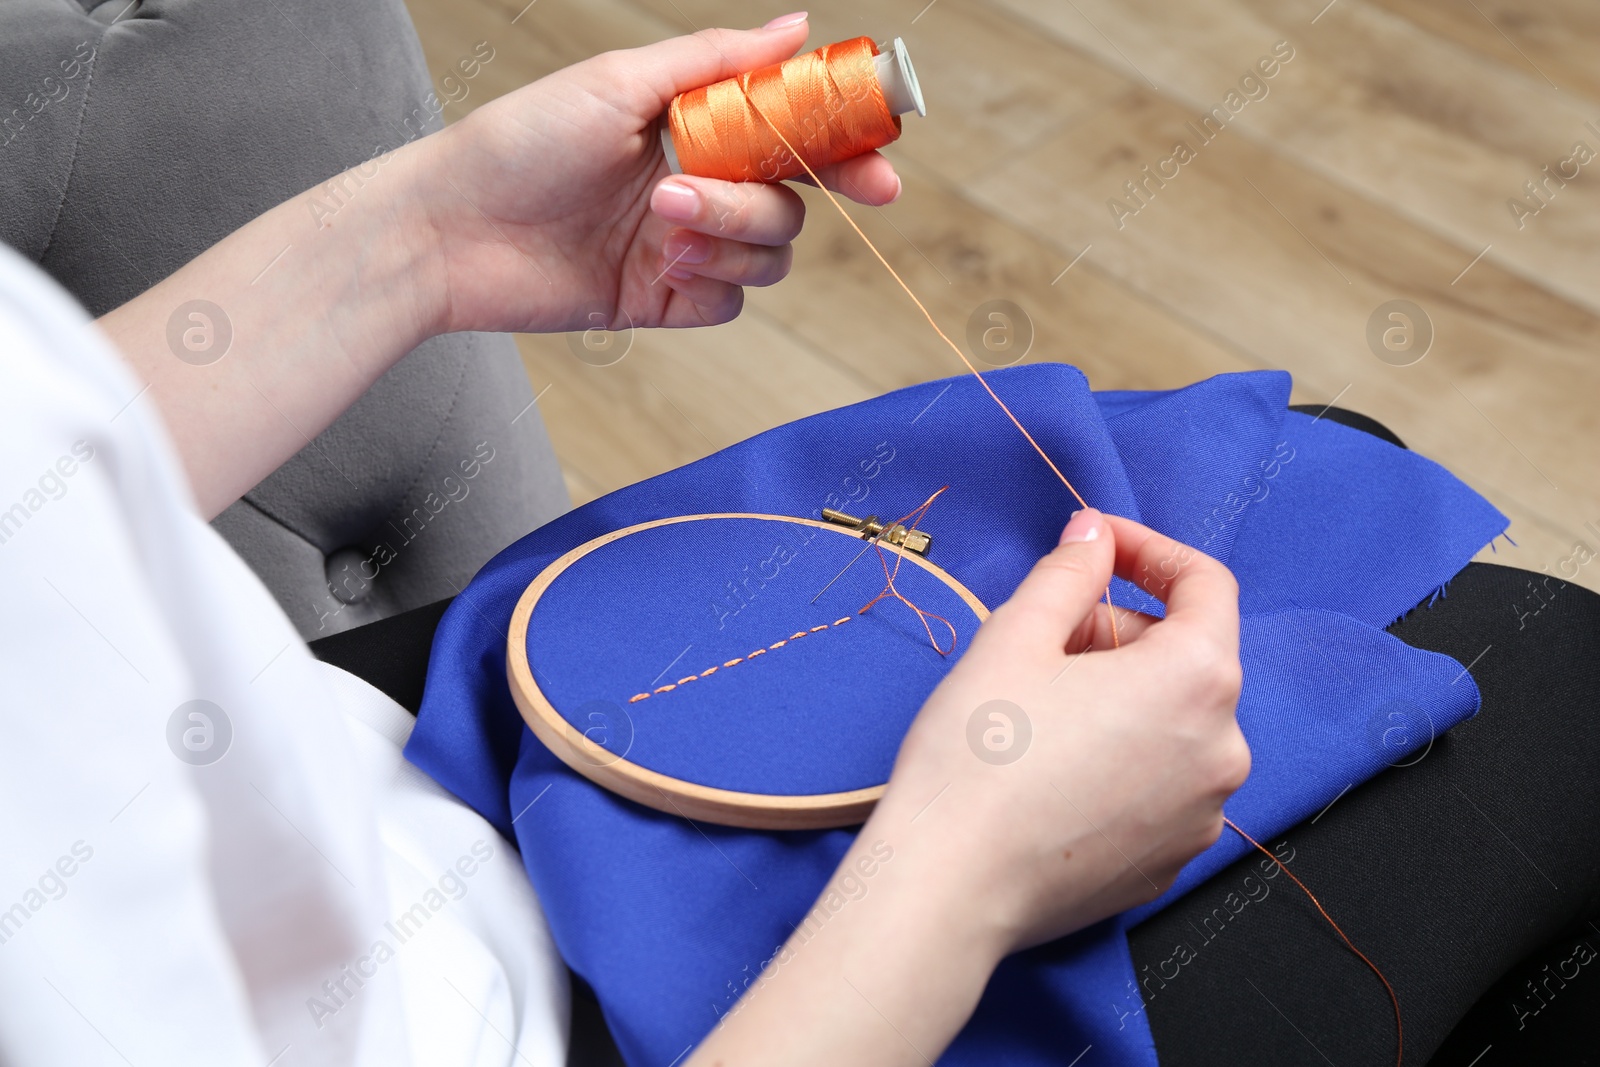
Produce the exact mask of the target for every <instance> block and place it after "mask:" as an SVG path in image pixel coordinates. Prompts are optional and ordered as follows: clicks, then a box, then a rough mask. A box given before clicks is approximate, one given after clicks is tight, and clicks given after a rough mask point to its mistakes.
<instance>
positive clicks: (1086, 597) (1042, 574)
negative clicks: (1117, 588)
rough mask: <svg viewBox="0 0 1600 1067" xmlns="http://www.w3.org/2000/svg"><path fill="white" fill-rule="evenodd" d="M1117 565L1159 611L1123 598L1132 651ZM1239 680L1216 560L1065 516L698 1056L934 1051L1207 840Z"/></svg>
mask: <svg viewBox="0 0 1600 1067" xmlns="http://www.w3.org/2000/svg"><path fill="white" fill-rule="evenodd" d="M1113 570H1115V573H1117V574H1118V575H1121V576H1122V577H1124V578H1126V579H1128V580H1130V581H1132V582H1134V583H1135V584H1137V585H1139V586H1141V587H1142V588H1144V589H1145V590H1146V591H1148V592H1150V593H1151V594H1153V595H1155V596H1157V597H1158V598H1160V599H1161V600H1162V601H1164V602H1165V604H1166V606H1167V612H1166V617H1165V618H1163V619H1156V618H1153V617H1151V616H1147V615H1140V614H1136V613H1128V612H1122V611H1120V610H1119V611H1118V613H1117V639H1118V641H1120V647H1114V644H1113V640H1112V634H1111V617H1110V614H1109V612H1108V610H1107V608H1106V607H1105V605H1103V604H1100V603H1098V602H1097V601H1098V599H1099V597H1100V596H1101V595H1102V593H1103V592H1104V591H1105V588H1106V585H1107V583H1108V582H1109V581H1110V580H1111V575H1112V572H1113ZM1239 686H1240V668H1239V609H1238V587H1237V586H1236V584H1235V583H1234V579H1233V576H1232V575H1231V574H1230V573H1229V572H1228V570H1227V568H1225V567H1224V566H1222V564H1220V563H1218V562H1217V561H1215V560H1213V559H1211V558H1209V557H1207V556H1205V555H1202V554H1201V553H1199V552H1197V551H1195V550H1194V549H1192V548H1189V547H1188V546H1185V545H1180V544H1178V543H1177V542H1175V541H1173V540H1171V539H1169V538H1167V537H1163V536H1162V535H1160V534H1157V533H1154V532H1153V531H1151V530H1149V529H1147V528H1145V527H1143V526H1141V525H1139V524H1138V523H1135V522H1130V521H1128V520H1126V519H1120V518H1116V517H1114V516H1108V515H1101V514H1100V513H1098V512H1095V511H1092V510H1086V511H1081V512H1079V513H1078V514H1076V515H1075V516H1073V519H1072V521H1071V522H1070V523H1069V524H1068V526H1067V528H1066V530H1065V531H1064V532H1063V534H1062V540H1061V544H1060V545H1059V547H1057V548H1056V549H1055V551H1053V552H1052V553H1051V554H1050V555H1048V556H1046V557H1045V558H1044V559H1042V560H1041V561H1040V562H1039V564H1038V565H1037V566H1036V567H1035V568H1034V569H1033V572H1032V573H1031V574H1029V576H1028V577H1027V579H1026V580H1025V581H1024V582H1023V583H1022V585H1021V586H1020V587H1019V588H1018V589H1017V591H1016V594H1015V595H1014V596H1013V597H1012V598H1011V599H1010V600H1009V601H1008V602H1007V603H1005V604H1004V605H1002V606H1001V607H1000V608H999V609H997V610H996V611H995V613H994V615H993V616H992V617H991V618H990V619H989V621H988V622H987V623H985V624H984V626H983V627H982V628H981V629H980V630H979V632H978V635H977V637H976V638H975V639H974V641H973V643H972V646H971V647H970V648H969V649H968V650H967V652H966V654H965V655H964V656H963V657H962V659H961V662H960V663H958V664H957V665H956V667H955V669H954V670H952V671H951V672H950V674H949V675H948V676H947V677H946V678H945V680H944V682H943V683H942V684H941V685H940V686H939V688H938V689H937V690H935V692H934V694H933V695H932V696H931V697H930V698H929V699H928V701H927V703H926V704H925V705H924V706H923V708H922V711H921V712H920V713H919V714H918V716H917V719H916V721H915V722H914V723H913V724H912V727H911V730H910V732H909V733H908V735H907V736H906V739H905V743H904V744H903V745H902V747H901V750H900V756H899V759H898V760H897V762H896V764H895V768H894V773H893V775H892V776H891V778H890V781H889V787H888V790H887V791H886V792H885V794H884V797H883V799H882V800H881V801H880V802H879V804H878V806H877V808H876V810H874V812H873V813H872V817H871V818H870V819H868V820H867V823H866V825H865V826H863V827H862V829H861V833H860V835H859V836H858V837H857V838H856V841H855V844H854V845H853V846H852V847H851V849H850V851H849V852H848V853H847V854H846V855H845V858H844V860H843V862H841V863H840V865H839V868H838V873H837V874H836V875H835V878H834V880H833V882H832V883H830V885H829V887H828V891H827V892H826V893H825V894H824V895H823V897H822V898H821V900H820V901H819V903H818V905H817V907H816V909H814V910H813V911H812V912H811V914H810V917H809V918H808V921H807V922H806V924H805V925H804V926H803V927H802V928H801V930H800V931H797V932H796V933H795V935H794V937H793V938H791V939H790V941H789V942H788V943H787V944H786V945H785V946H784V947H783V949H782V950H781V951H780V952H779V953H778V955H777V956H776V957H774V959H773V962H772V964H771V965H770V966H769V967H768V968H767V969H766V971H764V972H763V974H762V976H761V978H760V980H759V981H757V982H756V983H755V984H753V985H752V986H751V987H750V989H749V990H748V991H747V992H746V994H745V997H744V999H743V1000H741V1001H740V1003H739V1005H738V1006H737V1007H736V1008H735V1010H734V1011H733V1012H730V1013H729V1014H728V1015H727V1016H725V1017H724V1020H723V1022H722V1023H721V1024H719V1026H718V1027H717V1029H716V1030H715V1031H713V1032H712V1033H711V1035H710V1036H709V1037H707V1038H706V1040H705V1042H704V1043H703V1044H702V1045H701V1046H700V1048H699V1049H698V1050H697V1051H696V1054H695V1057H694V1058H693V1060H692V1061H691V1065H700V1064H713V1063H761V1064H763V1065H775V1064H794V1065H796V1067H799V1065H801V1064H811V1063H828V1064H837V1065H847V1064H863V1065H865V1064H873V1065H879V1067H882V1065H896V1064H905V1065H907V1067H912V1065H921V1064H925V1063H927V1062H929V1061H931V1060H935V1059H937V1058H938V1056H939V1054H940V1052H941V1051H942V1050H943V1049H944V1048H945V1047H946V1045H948V1044H949V1042H950V1041H951V1040H952V1039H953V1038H954V1037H955V1035H956V1034H957V1033H958V1032H959V1031H960V1030H961V1027H962V1026H964V1025H965V1023H966V1020H967V1018H968V1017H969V1016H970V1015H971V1013H972V1010H973V1009H974V1007H976V1005H977V1003H978V998H979V997H980V996H981V995H982V993H983V989H984V986H985V985H986V984H987V982H988V980H989V975H990V974H991V972H992V971H993V970H994V968H995V966H996V965H997V964H998V963H999V962H1000V960H1001V959H1002V958H1003V957H1004V956H1006V955H1007V954H1009V953H1011V952H1015V951H1017V950H1019V949H1023V948H1027V947H1029V946H1031V945H1036V944H1039V943H1040V942H1043V941H1048V940H1051V939H1053V938H1057V937H1060V936H1062V935H1064V934H1068V933H1071V932H1072V931H1074V930H1078V929H1081V928H1083V927H1085V926H1087V925H1089V924H1091V923H1093V922H1095V921H1097V920H1099V919H1102V918H1105V917H1106V916H1108V915H1113V914H1116V913H1117V912H1119V911H1123V910H1125V909H1127V908H1130V907H1133V906H1135V905H1137V904H1141V903H1144V902H1145V901H1148V900H1150V899H1152V898H1154V897H1155V896H1157V895H1158V894H1159V893H1161V892H1162V891H1164V890H1165V889H1166V888H1167V887H1168V886H1169V885H1171V884H1172V881H1173V879H1174V878H1175V877H1176V876H1177V873H1178V871H1179V869H1180V868H1181V867H1182V866H1183V865H1184V864H1185V863H1186V862H1188V861H1189V860H1190V859H1191V858H1193V857H1194V856H1195V855H1196V854H1197V853H1198V852H1200V851H1201V850H1203V849H1204V848H1206V847H1207V846H1209V845H1210V844H1211V843H1212V842H1214V841H1215V840H1216V839H1217V835H1218V834H1219V833H1220V832H1221V830H1222V803H1223V801H1224V800H1226V799H1227V797H1228V796H1229V795H1230V794H1231V793H1232V792H1233V791H1234V790H1235V789H1237V788H1238V787H1239V785H1240V784H1241V783H1243V781H1244V779H1245V776H1246V774H1248V773H1249V769H1250V753H1249V749H1248V748H1247V747H1246V745H1245V741H1244V737H1243V735H1242V734H1241V733H1240V732H1239V727H1238V725H1237V723H1236V722H1235V720H1234V706H1235V704H1236V702H1237V700H1238V697H1239ZM840 900H844V901H845V903H844V904H843V906H842V907H831V906H830V907H825V902H828V901H832V902H833V903H834V905H837V903H838V901H840ZM819 913H821V914H822V916H823V917H822V919H821V920H819V919H818V918H817V916H818V915H819ZM810 928H817V929H815V930H813V932H810V933H805V932H803V931H806V930H808V929H810Z"/></svg>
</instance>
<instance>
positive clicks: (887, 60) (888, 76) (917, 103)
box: [873, 37, 928, 118]
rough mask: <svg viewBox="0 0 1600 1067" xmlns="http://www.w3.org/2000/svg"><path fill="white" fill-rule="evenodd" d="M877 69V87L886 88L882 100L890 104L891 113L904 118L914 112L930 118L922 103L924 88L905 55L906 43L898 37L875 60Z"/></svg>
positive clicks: (881, 50) (880, 51)
mask: <svg viewBox="0 0 1600 1067" xmlns="http://www.w3.org/2000/svg"><path fill="white" fill-rule="evenodd" d="M873 65H874V66H875V67H876V68H877V72H878V84H879V85H880V86H882V87H883V98H884V100H886V101H887V102H888V104H889V113H890V114H893V115H904V114H907V113H908V112H911V111H915V112H916V113H917V114H918V115H920V116H922V117H923V118H927V117H928V105H927V104H925V103H924V102H923V100H922V85H921V84H920V83H919V82H918V81H917V72H916V69H915V68H914V67H912V65H911V56H910V55H909V54H908V53H907V52H906V43H905V42H904V41H903V40H901V39H900V38H898V37H896V38H895V39H894V41H893V42H891V43H890V44H889V45H888V46H887V47H883V48H880V49H879V50H878V54H877V56H875V57H874V58H873Z"/></svg>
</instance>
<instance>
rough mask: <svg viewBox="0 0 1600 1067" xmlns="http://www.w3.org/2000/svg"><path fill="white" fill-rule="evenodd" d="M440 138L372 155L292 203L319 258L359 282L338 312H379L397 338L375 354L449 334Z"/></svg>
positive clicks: (403, 349) (334, 280)
mask: <svg viewBox="0 0 1600 1067" xmlns="http://www.w3.org/2000/svg"><path fill="white" fill-rule="evenodd" d="M439 136H440V135H439V134H434V135H432V136H429V137H424V138H422V139H420V140H417V141H413V142H411V143H410V144H407V145H403V146H401V147H400V148H397V149H394V150H392V151H389V152H386V153H384V154H382V155H378V156H374V157H373V158H372V159H369V160H367V161H366V162H364V163H360V164H358V165H356V166H354V167H352V168H350V169H349V170H346V171H344V172H343V173H341V174H338V175H335V176H334V177H333V178H330V179H329V180H328V181H326V182H323V183H322V184H321V185H318V186H315V187H314V188H312V189H308V190H307V191H306V192H305V193H302V194H301V195H300V196H299V197H297V198H296V199H297V200H299V201H304V207H303V208H302V210H304V211H305V212H306V214H307V216H308V217H309V218H310V220H311V223H312V229H313V233H312V235H311V243H312V244H313V246H314V247H315V246H317V245H322V246H324V247H325V248H326V249H327V252H326V254H325V255H323V256H320V257H319V260H320V261H321V262H324V263H328V264H334V265H340V264H349V265H352V266H353V269H351V270H350V271H349V276H350V277H353V278H356V279H357V283H356V284H357V285H358V287H359V289H360V292H359V293H354V294H351V297H352V299H350V300H348V301H345V302H343V303H342V304H341V305H340V306H341V307H343V308H347V309H349V310H350V311H351V312H353V313H358V314H362V315H363V316H366V315H368V314H369V313H370V312H371V311H372V310H374V308H375V307H376V308H377V309H378V311H379V314H380V315H381V316H383V317H384V318H385V319H386V320H387V325H386V326H384V327H383V328H382V332H385V333H388V332H391V331H393V332H395V333H396V336H395V337H394V338H393V339H391V342H390V343H389V344H386V345H383V346H381V348H380V353H379V354H380V356H387V355H389V354H391V352H392V351H393V350H395V349H397V348H398V349H399V352H400V354H403V353H404V352H407V351H410V350H411V349H412V348H415V347H416V346H417V345H419V344H421V343H422V342H423V341H425V340H427V339H428V338H430V337H435V336H438V335H439V334H442V333H448V332H451V328H450V315H449V293H448V289H447V286H446V284H445V272H444V269H443V265H442V261H441V246H440V241H439V236H438V231H437V229H436V228H435V226H434V225H433V218H432V211H431V198H432V197H433V196H434V195H435V193H434V188H433V187H434V185H435V181H434V177H433V175H434V172H435V170H436V169H437V164H436V162H435V161H436V159H437V158H438V152H437V150H436V148H435V146H434V145H433V144H432V142H433V141H434V140H435V139H436V138H437V137H439ZM329 281H330V282H332V283H333V284H335V285H336V286H338V285H340V284H341V282H342V280H341V279H337V278H330V279H329ZM366 325H368V326H369V327H370V325H372V324H371V323H367V324H366ZM390 362H392V360H390ZM385 369H386V368H385Z"/></svg>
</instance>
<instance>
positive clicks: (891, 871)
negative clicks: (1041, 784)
mask: <svg viewBox="0 0 1600 1067" xmlns="http://www.w3.org/2000/svg"><path fill="white" fill-rule="evenodd" d="M915 814H916V813H915V812H912V811H908V810H905V809H904V808H902V807H900V806H898V805H895V804H893V803H892V802H890V801H887V800H886V802H885V804H882V805H880V806H879V809H878V810H877V811H876V812H875V813H874V815H873V817H872V818H871V819H870V820H869V821H868V822H867V824H866V826H864V827H863V828H862V831H861V834H860V835H859V836H858V837H857V839H856V842H855V844H854V845H853V846H852V847H851V849H850V852H849V853H848V854H847V855H846V857H845V859H844V861H843V862H842V863H841V864H840V865H839V869H838V872H837V873H836V875H835V876H834V878H833V880H832V881H830V882H829V884H828V888H827V889H826V890H825V891H824V892H823V894H822V896H821V897H819V898H818V901H817V903H816V905H815V906H813V908H812V910H811V911H810V912H808V913H807V915H806V916H805V917H804V918H803V919H802V920H801V921H800V922H799V924H798V926H797V928H796V930H795V932H794V934H793V936H792V937H790V939H789V941H788V942H787V943H786V944H785V945H784V946H783V947H782V948H781V949H778V950H776V952H775V954H774V956H773V958H772V960H771V962H770V963H768V964H767V966H766V968H765V970H764V971H763V972H762V975H761V977H760V978H759V979H758V980H757V981H755V982H753V983H752V984H751V985H750V986H749V988H748V989H747V990H746V991H745V994H744V997H743V999H741V1000H740V1001H739V1003H738V1004H737V1005H735V1006H734V1008H733V1009H732V1010H731V1011H729V1013H728V1014H727V1015H726V1016H724V1017H723V1020H722V1021H721V1023H719V1024H718V1026H717V1028H716V1029H715V1030H713V1031H712V1032H711V1034H710V1035H709V1036H708V1037H707V1038H706V1040H705V1041H704V1042H703V1043H702V1044H701V1046H700V1047H699V1049H698V1050H696V1053H695V1056H694V1058H693V1059H692V1060H691V1061H690V1063H691V1064H692V1065H697V1067H708V1065H711V1064H722V1065H726V1067H731V1065H734V1064H738V1065H741V1067H742V1065H748V1064H761V1065H763V1067H767V1065H789V1064H792V1065H795V1067H799V1065H814V1064H829V1065H830V1067H832V1065H850V1064H863V1065H867V1064H870V1065H874V1067H878V1065H883V1067H897V1065H901V1064H903V1065H906V1067H926V1065H927V1064H928V1063H930V1062H932V1061H934V1060H936V1059H938V1057H939V1055H940V1053H941V1052H943V1050H944V1049H945V1047H946V1046H947V1045H948V1044H949V1043H950V1041H951V1040H952V1039H954V1037H955V1036H956V1034H957V1033H959V1032H960V1030H961V1028H962V1026H963V1025H965V1023H966V1021H967V1019H968V1017H969V1016H970V1015H971V1014H972V1011H973V1009H974V1008H975V1007H976V1006H977V1003H978V998H979V997H980V996H981V995H982V993H983V989H984V986H985V985H986V984H987V982H988V979H989V975H990V974H991V973H992V971H993V970H994V967H995V966H996V965H997V964H998V963H999V960H1000V958H1001V956H1002V955H1003V954H1004V948H1003V945H1004V941H1005V936H1004V933H1003V931H1002V930H1001V929H1000V928H999V924H997V923H992V922H991V921H990V920H989V917H988V915H986V913H985V911H986V905H988V904H989V903H990V902H987V901H985V900H983V899H981V898H980V896H979V894H978V893H977V891H976V889H975V886H976V883H975V881H974V880H972V879H969V878H966V877H965V876H964V875H963V874H962V872H960V871H959V870H952V869H951V867H950V864H949V863H948V856H947V855H946V854H945V853H944V851H943V850H941V849H940V848H939V847H938V844H937V842H936V841H935V840H934V836H935V835H933V834H929V833H927V832H925V830H926V829H927V828H925V827H923V826H921V825H913V824H912V822H911V818H912V816H913V815H915Z"/></svg>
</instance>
